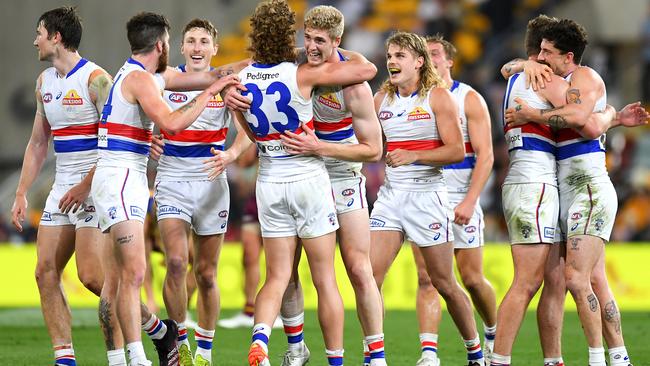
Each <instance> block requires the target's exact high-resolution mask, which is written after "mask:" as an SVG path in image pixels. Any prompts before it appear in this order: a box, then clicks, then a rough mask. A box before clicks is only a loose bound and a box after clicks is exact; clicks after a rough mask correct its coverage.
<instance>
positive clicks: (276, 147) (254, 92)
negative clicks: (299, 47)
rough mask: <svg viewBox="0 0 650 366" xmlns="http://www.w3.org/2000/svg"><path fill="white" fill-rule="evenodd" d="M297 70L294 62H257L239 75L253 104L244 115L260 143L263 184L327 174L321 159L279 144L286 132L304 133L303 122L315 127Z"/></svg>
mask: <svg viewBox="0 0 650 366" xmlns="http://www.w3.org/2000/svg"><path fill="white" fill-rule="evenodd" d="M297 70H298V66H297V65H295V64H293V63H291V62H283V63H280V64H272V65H266V64H259V63H254V64H252V65H249V66H247V67H246V68H244V69H243V70H242V71H241V72H240V73H239V78H240V80H241V83H242V84H244V86H246V88H247V89H248V91H246V92H244V93H242V94H243V95H245V96H248V97H249V98H251V102H252V103H251V107H250V109H249V110H248V111H246V112H244V113H243V114H244V117H245V118H246V121H247V122H248V126H249V127H250V129H251V131H252V132H253V135H254V136H255V140H256V142H257V149H258V154H259V162H260V165H259V176H258V180H260V181H265V182H291V181H296V180H302V179H306V178H309V177H312V176H315V175H318V174H321V173H322V172H324V171H325V164H324V163H323V160H322V159H321V158H319V157H316V156H306V155H293V154H290V153H288V152H287V151H286V150H285V148H284V146H283V145H282V143H281V141H280V135H281V134H282V133H284V131H292V132H295V133H303V132H302V128H301V124H302V123H306V124H308V125H309V127H310V128H313V111H312V101H311V99H307V98H305V97H303V96H302V94H301V93H300V90H299V89H298V83H297V81H296V73H297Z"/></svg>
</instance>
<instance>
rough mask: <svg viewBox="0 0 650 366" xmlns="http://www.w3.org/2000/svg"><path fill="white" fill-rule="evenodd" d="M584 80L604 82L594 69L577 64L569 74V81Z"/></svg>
mask: <svg viewBox="0 0 650 366" xmlns="http://www.w3.org/2000/svg"><path fill="white" fill-rule="evenodd" d="M575 80H585V81H591V82H597V83H604V82H603V79H602V77H601V76H600V74H599V73H598V72H596V70H594V69H592V68H591V67H589V66H582V65H581V66H578V68H576V69H575V70H574V71H573V74H572V75H571V81H575Z"/></svg>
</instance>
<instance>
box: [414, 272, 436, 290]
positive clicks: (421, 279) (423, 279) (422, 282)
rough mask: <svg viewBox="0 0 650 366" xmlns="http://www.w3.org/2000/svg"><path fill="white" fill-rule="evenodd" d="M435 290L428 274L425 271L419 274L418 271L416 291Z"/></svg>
mask: <svg viewBox="0 0 650 366" xmlns="http://www.w3.org/2000/svg"><path fill="white" fill-rule="evenodd" d="M435 290H436V289H435V288H434V287H433V284H432V283H431V279H430V278H429V275H428V274H426V273H425V275H423V276H421V275H420V274H419V273H418V291H424V292H434V291H435Z"/></svg>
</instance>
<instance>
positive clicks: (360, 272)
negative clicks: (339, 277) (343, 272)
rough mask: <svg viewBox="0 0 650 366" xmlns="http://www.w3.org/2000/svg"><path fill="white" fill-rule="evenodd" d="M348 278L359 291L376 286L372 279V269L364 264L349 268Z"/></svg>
mask: <svg viewBox="0 0 650 366" xmlns="http://www.w3.org/2000/svg"><path fill="white" fill-rule="evenodd" d="M348 276H349V277H350V283H352V287H354V288H355V289H357V290H364V289H365V290H367V289H369V288H370V286H375V283H374V282H375V281H374V279H373V278H372V275H371V270H370V267H369V266H367V265H365V264H363V263H359V264H353V265H351V266H349V268H348Z"/></svg>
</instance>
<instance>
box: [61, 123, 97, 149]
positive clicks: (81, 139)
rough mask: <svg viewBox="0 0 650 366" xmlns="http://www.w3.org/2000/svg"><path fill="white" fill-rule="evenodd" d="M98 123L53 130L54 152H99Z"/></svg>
mask: <svg viewBox="0 0 650 366" xmlns="http://www.w3.org/2000/svg"><path fill="white" fill-rule="evenodd" d="M97 126H98V124H97V123H91V124H87V125H78V126H68V127H64V128H59V129H56V130H52V143H53V145H54V152H56V153H70V152H80V151H89V150H97Z"/></svg>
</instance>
